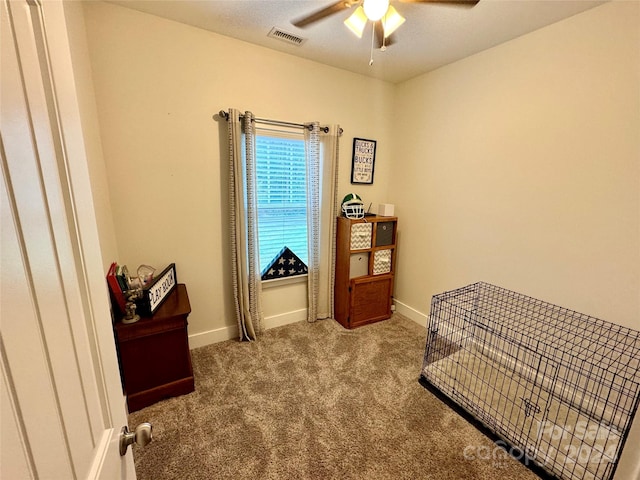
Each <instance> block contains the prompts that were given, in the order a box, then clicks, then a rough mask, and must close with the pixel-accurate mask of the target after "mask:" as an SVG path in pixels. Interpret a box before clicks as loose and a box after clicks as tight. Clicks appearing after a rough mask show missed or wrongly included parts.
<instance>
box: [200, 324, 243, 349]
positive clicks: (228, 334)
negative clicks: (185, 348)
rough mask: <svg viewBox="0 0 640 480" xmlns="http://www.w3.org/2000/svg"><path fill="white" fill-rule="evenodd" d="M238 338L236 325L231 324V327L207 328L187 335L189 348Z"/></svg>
mask: <svg viewBox="0 0 640 480" xmlns="http://www.w3.org/2000/svg"><path fill="white" fill-rule="evenodd" d="M234 338H235V339H237V338H238V327H237V326H236V325H233V326H231V327H222V328H216V329H215V330H208V331H206V332H201V333H192V334H191V335H189V349H190V350H193V349H194V348H200V347H205V346H207V345H211V344H213V343H219V342H225V341H227V340H231V339H234Z"/></svg>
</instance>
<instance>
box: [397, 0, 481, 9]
mask: <svg viewBox="0 0 640 480" xmlns="http://www.w3.org/2000/svg"><path fill="white" fill-rule="evenodd" d="M400 1H401V2H405V3H433V4H437V5H453V6H458V7H468V8H471V7H473V6H475V5H476V4H477V3H478V2H479V1H480V0H400Z"/></svg>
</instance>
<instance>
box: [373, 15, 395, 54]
mask: <svg viewBox="0 0 640 480" xmlns="http://www.w3.org/2000/svg"><path fill="white" fill-rule="evenodd" d="M373 33H374V35H375V42H376V48H383V47H388V46H389V45H393V44H394V43H396V39H395V36H394V35H393V34H391V35H389V36H388V37H387V38H384V27H383V26H382V22H381V21H377V22H375V23H374V24H373Z"/></svg>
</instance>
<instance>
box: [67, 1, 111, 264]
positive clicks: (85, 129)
mask: <svg viewBox="0 0 640 480" xmlns="http://www.w3.org/2000/svg"><path fill="white" fill-rule="evenodd" d="M64 12H65V17H66V21H67V33H68V35H69V48H70V49H71V50H70V53H71V60H72V62H73V74H74V77H75V78H74V82H75V88H76V93H77V98H78V107H79V114H80V118H81V121H82V135H83V138H84V148H85V151H86V160H87V167H88V169H89V175H90V179H91V192H92V196H93V207H94V208H93V209H94V211H95V216H96V222H97V228H98V235H99V238H100V252H101V254H102V263H103V268H104V270H105V272H106V271H107V269H108V268H109V265H111V262H113V261H114V260H116V259H117V258H118V245H117V241H116V237H115V231H114V226H113V215H112V212H111V202H110V195H109V185H108V183H107V175H106V169H105V164H104V158H103V156H102V145H101V143H100V126H99V124H98V116H97V111H96V102H95V92H94V90H93V80H92V77H91V65H90V61H89V52H88V49H87V41H86V29H85V24H84V15H83V9H82V4H81V3H80V2H75V1H66V2H65V3H64Z"/></svg>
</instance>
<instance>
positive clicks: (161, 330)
mask: <svg viewBox="0 0 640 480" xmlns="http://www.w3.org/2000/svg"><path fill="white" fill-rule="evenodd" d="M189 313H191V305H190V304H189V296H188V295H187V287H185V285H184V284H178V285H177V286H176V288H175V289H174V291H173V292H171V293H170V294H169V296H168V297H167V299H166V300H165V301H164V303H163V304H162V305H161V306H160V308H158V310H157V311H156V313H155V314H154V315H153V316H151V317H142V318H141V319H140V320H139V321H138V322H136V323H131V324H123V323H116V325H115V334H116V344H117V347H118V357H119V360H120V372H121V374H122V380H123V384H124V389H125V392H126V394H127V404H128V406H129V411H130V412H133V411H135V410H140V409H141V408H144V407H146V406H149V405H151V404H153V403H156V402H157V401H159V400H162V399H164V398H168V397H174V396H178V395H184V394H185V393H189V392H193V390H194V382H193V370H192V368H191V353H190V351H189V340H188V338H187V317H188V316H189Z"/></svg>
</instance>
